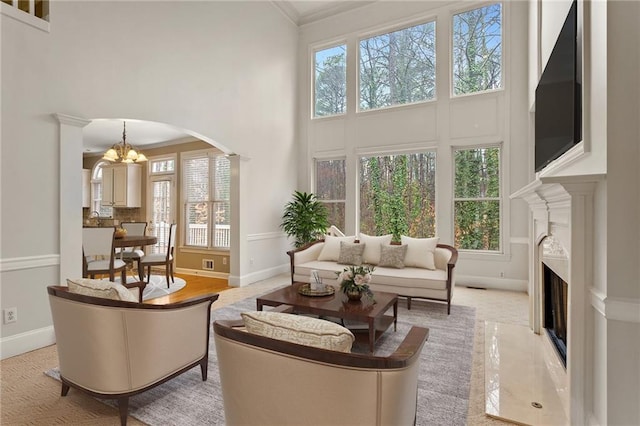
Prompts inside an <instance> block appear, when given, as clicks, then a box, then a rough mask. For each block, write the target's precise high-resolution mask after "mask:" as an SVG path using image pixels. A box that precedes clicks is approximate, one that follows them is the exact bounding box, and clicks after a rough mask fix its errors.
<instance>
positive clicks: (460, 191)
mask: <svg viewBox="0 0 640 426" xmlns="http://www.w3.org/2000/svg"><path fill="white" fill-rule="evenodd" d="M454 159H455V160H454V161H455V182H454V202H453V203H454V224H455V235H454V242H455V247H456V248H459V249H462V250H488V251H499V250H500V209H501V200H500V148H498V147H489V148H474V149H457V150H455V153H454Z"/></svg>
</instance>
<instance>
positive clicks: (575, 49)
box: [535, 1, 582, 172]
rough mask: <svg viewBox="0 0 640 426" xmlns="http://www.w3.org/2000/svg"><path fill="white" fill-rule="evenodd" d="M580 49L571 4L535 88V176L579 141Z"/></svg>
mask: <svg viewBox="0 0 640 426" xmlns="http://www.w3.org/2000/svg"><path fill="white" fill-rule="evenodd" d="M580 48H581V46H580V43H579V39H578V10H577V3H576V1H574V2H573V4H572V5H571V9H570V10H569V13H568V15H567V18H566V20H565V22H564V25H563V26H562V30H561V31H560V34H559V36H558V39H557V41H556V44H555V46H554V47H553V51H552V52H551V56H550V57H549V60H548V62H547V65H546V66H545V68H544V72H543V73H542V76H541V78H540V81H539V83H538V87H537V88H536V98H535V102H536V103H535V171H536V172H539V171H540V170H542V169H544V168H545V167H546V166H547V165H548V164H549V163H550V162H552V161H553V160H555V159H556V158H558V157H560V156H561V155H562V154H563V153H565V152H566V151H568V150H569V149H571V147H573V146H574V145H575V144H577V143H578V142H580V140H581V139H582V99H581V98H582V93H581V90H582V88H581V81H580V79H581V74H582V70H581V58H580V57H579V55H580Z"/></svg>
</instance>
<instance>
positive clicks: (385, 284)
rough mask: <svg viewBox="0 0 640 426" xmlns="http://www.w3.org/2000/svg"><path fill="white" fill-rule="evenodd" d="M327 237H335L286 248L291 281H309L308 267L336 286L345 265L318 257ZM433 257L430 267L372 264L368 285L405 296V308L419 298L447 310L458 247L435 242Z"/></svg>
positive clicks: (453, 283) (449, 309)
mask: <svg viewBox="0 0 640 426" xmlns="http://www.w3.org/2000/svg"><path fill="white" fill-rule="evenodd" d="M329 238H336V237H330V236H327V237H326V238H325V240H319V241H315V242H312V243H310V244H307V245H305V246H303V247H300V248H298V249H295V250H291V251H289V252H287V254H288V255H289V257H290V262H291V282H292V283H293V282H310V280H311V271H313V270H315V271H318V275H319V276H320V277H321V278H322V279H323V283H325V284H330V285H333V286H339V283H338V281H337V275H336V272H339V271H342V270H343V269H344V268H345V267H346V266H348V265H345V264H340V263H338V262H337V261H333V260H319V256H320V254H321V252H322V251H323V248H324V245H325V241H326V240H327V239H329ZM354 241H355V242H356V243H357V242H358V241H359V240H355V239H354ZM391 245H394V244H391ZM434 246H435V244H434ZM365 260H366V259H365ZM433 260H434V264H435V269H434V270H431V269H427V268H422V267H415V266H407V267H403V268H393V267H386V266H375V270H374V272H373V274H372V278H371V282H370V284H369V286H370V287H371V289H372V290H373V291H384V292H390V293H396V294H398V295H400V296H404V297H406V298H407V307H408V308H409V309H411V299H412V298H420V299H430V300H438V301H443V302H446V303H447V313H450V311H451V297H452V296H453V288H454V286H455V277H454V268H455V266H456V262H457V260H458V251H457V250H456V249H455V248H454V247H451V246H449V245H446V244H437V246H435V250H434V252H433ZM365 263H366V262H365Z"/></svg>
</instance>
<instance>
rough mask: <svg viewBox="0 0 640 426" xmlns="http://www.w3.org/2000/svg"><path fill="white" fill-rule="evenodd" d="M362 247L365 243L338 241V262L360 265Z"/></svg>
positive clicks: (363, 247)
mask: <svg viewBox="0 0 640 426" xmlns="http://www.w3.org/2000/svg"><path fill="white" fill-rule="evenodd" d="M364 249H365V244H362V243H347V242H345V241H340V255H339V256H338V263H339V264H341V265H361V264H362V252H363V251H364Z"/></svg>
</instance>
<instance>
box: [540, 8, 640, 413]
mask: <svg viewBox="0 0 640 426" xmlns="http://www.w3.org/2000/svg"><path fill="white" fill-rule="evenodd" d="M531 3H532V4H531V5H530V7H531V9H532V10H536V11H539V12H540V13H539V15H538V16H539V20H538V21H537V20H535V19H534V20H532V23H533V25H530V37H531V38H532V39H535V40H537V43H538V46H537V49H538V50H537V52H536V53H537V54H533V55H530V62H529V65H530V78H531V79H533V80H535V79H536V77H535V71H536V70H538V69H541V64H540V63H539V62H538V60H539V58H543V61H544V58H545V57H547V56H548V53H546V52H547V50H548V46H549V42H548V41H549V40H551V39H553V38H554V37H557V33H558V30H559V27H558V25H557V21H558V19H557V17H555V16H552V15H553V14H552V13H547V12H549V11H554V10H555V11H559V10H560V9H562V8H564V7H567V9H568V2H567V1H563V2H558V1H552V0H549V1H536V0H533V1H532V2H531ZM579 5H580V7H581V9H582V14H581V15H580V14H579V21H580V22H581V24H582V30H583V50H584V51H583V54H584V56H583V97H584V112H583V117H584V120H583V126H584V131H583V134H584V143H583V144H582V145H583V146H582V147H581V152H580V153H579V155H576V156H574V158H573V160H572V161H571V162H570V163H567V164H564V165H563V166H560V167H557V168H555V169H554V168H553V167H551V169H552V170H551V171H547V170H545V171H542V173H540V176H544V177H555V176H558V177H559V176H562V177H570V178H571V179H574V181H575V182H579V181H580V180H582V179H585V180H588V179H589V175H598V174H604V175H605V176H606V179H605V180H604V181H602V182H600V183H599V184H598V185H597V189H596V192H595V196H594V208H593V212H592V213H593V218H594V230H593V247H594V248H593V253H594V256H593V265H591V269H590V270H588V271H586V273H585V276H587V277H592V280H593V281H592V282H588V281H587V282H585V283H573V282H572V285H573V284H576V285H580V284H583V285H586V289H585V291H586V294H587V297H586V300H584V306H583V307H581V309H584V311H585V312H586V315H585V317H586V321H584V323H583V322H582V321H575V319H570V321H571V324H570V325H569V330H579V333H581V334H582V333H583V334H584V335H585V337H586V342H587V349H588V352H587V354H585V355H584V360H585V365H584V371H583V372H582V374H583V375H584V383H585V385H586V387H585V389H584V390H582V389H578V390H576V389H571V401H572V404H573V405H575V404H580V408H581V409H582V410H583V413H581V414H580V415H581V417H582V418H584V419H585V422H586V423H588V424H602V425H604V424H611V425H614V424H615V425H630V424H640V406H639V405H638V401H640V314H639V313H640V286H639V285H638V283H639V282H640V266H639V263H640V262H638V259H640V225H639V223H638V218H639V217H640V171H639V170H640V167H639V166H640V148H639V143H638V142H639V141H640V124H639V123H640V89H639V88H638V87H639V86H638V84H637V81H638V69H640V29H639V27H638V22H640V4H639V3H638V2H627V1H607V2H604V1H596V0H594V1H587V0H585V1H584V2H579ZM558 13H559V12H558ZM538 29H540V31H538ZM534 83H535V82H534V81H530V85H529V86H530V93H529V95H530V99H533V93H532V92H531V90H533V88H535V84H534ZM562 159H563V158H562V157H561V158H560V159H559V160H560V161H562ZM588 213H589V212H587V214H588ZM568 362H569V363H571V362H572V360H571V359H570V360H569V361H568ZM582 391H584V393H582ZM572 412H573V410H572Z"/></svg>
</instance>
